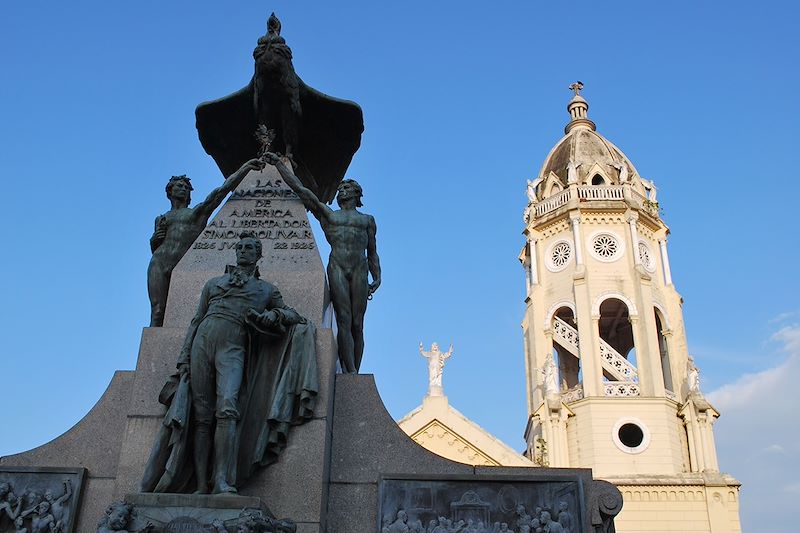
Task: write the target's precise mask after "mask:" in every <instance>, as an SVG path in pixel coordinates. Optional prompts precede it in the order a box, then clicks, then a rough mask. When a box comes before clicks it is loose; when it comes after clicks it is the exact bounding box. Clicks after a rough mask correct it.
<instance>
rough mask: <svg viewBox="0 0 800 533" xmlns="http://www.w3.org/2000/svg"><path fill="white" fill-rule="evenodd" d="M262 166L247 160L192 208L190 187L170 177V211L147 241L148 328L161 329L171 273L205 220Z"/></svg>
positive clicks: (180, 178)
mask: <svg viewBox="0 0 800 533" xmlns="http://www.w3.org/2000/svg"><path fill="white" fill-rule="evenodd" d="M263 167H264V165H263V163H261V162H259V160H258V159H251V160H249V161H247V162H246V163H245V164H243V165H242V166H241V167H240V168H239V170H237V171H236V172H234V173H233V174H231V175H230V176H229V177H228V179H226V180H225V182H224V183H223V184H222V185H221V186H220V187H217V188H216V189H214V190H213V191H211V193H210V194H209V195H208V197H206V199H205V200H203V201H202V202H200V203H199V204H197V205H196V206H194V207H191V208H190V207H189V204H190V203H191V201H192V190H193V189H192V184H191V182H190V181H189V178H187V177H186V176H185V175H183V176H172V177H171V178H170V180H169V182H168V183H167V186H166V191H167V198H168V199H169V201H170V203H171V204H172V207H171V208H170V210H169V211H167V212H166V213H164V214H163V215H159V216H157V217H156V221H155V230H154V231H153V236H152V237H150V250H151V251H152V252H153V257H152V258H151V259H150V265H149V266H148V267H147V292H148V295H149V296H150V327H151V328H153V327H161V326H163V325H164V310H165V309H166V307H167V294H168V293H169V281H170V278H171V277H172V270H173V269H174V268H175V265H177V264H178V261H180V260H181V258H182V257H183V255H184V254H185V253H186V251H187V250H188V249H189V247H190V246H191V245H192V243H193V242H194V241H195V239H197V237H198V236H199V235H200V233H201V232H202V231H203V230H204V229H205V227H206V224H208V219H209V218H210V217H211V214H212V213H213V212H214V210H215V209H216V208H217V207H219V206H220V204H221V203H222V201H223V200H224V199H225V197H226V196H227V195H228V193H229V192H231V191H233V190H234V189H235V188H236V187H238V186H239V184H240V183H241V182H242V180H243V179H244V177H245V176H246V175H247V173H248V172H250V171H251V170H261V169H262V168H263Z"/></svg>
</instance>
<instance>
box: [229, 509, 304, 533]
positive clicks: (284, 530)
mask: <svg viewBox="0 0 800 533" xmlns="http://www.w3.org/2000/svg"><path fill="white" fill-rule="evenodd" d="M236 531H237V533H295V531H297V525H296V524H295V523H294V522H292V521H291V520H279V519H277V518H273V517H271V516H269V515H267V514H266V513H264V512H263V511H261V510H260V509H244V510H242V512H241V513H240V514H239V519H238V522H237V528H236ZM220 533H222V532H220Z"/></svg>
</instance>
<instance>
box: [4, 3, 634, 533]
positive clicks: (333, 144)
mask: <svg viewBox="0 0 800 533" xmlns="http://www.w3.org/2000/svg"><path fill="white" fill-rule="evenodd" d="M254 59H255V75H254V76H253V79H252V80H251V82H250V83H249V84H248V85H247V86H246V87H245V88H244V89H242V90H241V91H239V92H237V93H234V94H233V95H230V96H229V97H225V98H222V99H220V100H217V101H214V102H209V103H205V104H201V105H200V106H198V108H197V111H196V119H197V128H198V134H199V137H200V142H201V143H202V145H203V147H204V148H205V149H206V151H207V152H208V153H209V154H210V155H211V156H212V157H213V158H214V159H215V161H216V162H217V164H218V166H219V168H220V170H221V171H222V173H223V175H225V176H228V177H227V179H226V180H225V182H224V183H223V184H222V186H221V187H220V188H218V189H215V190H214V191H213V192H212V193H211V195H209V197H208V198H207V199H206V201H205V202H202V203H201V204H199V205H198V206H196V207H195V208H193V209H191V208H189V203H190V198H189V193H190V191H191V185H190V184H189V181H188V179H186V178H185V177H181V176H178V177H175V178H174V179H173V180H171V182H170V183H169V184H168V186H167V194H168V197H169V199H170V201H171V203H172V209H171V210H170V211H168V212H167V213H165V214H164V215H162V216H161V217H159V218H158V219H157V221H156V227H155V231H154V234H153V237H152V240H151V243H152V246H153V250H154V257H153V261H152V262H151V267H150V270H149V276H148V277H149V280H148V285H149V287H150V286H152V288H153V289H154V290H152V291H151V296H153V298H151V301H153V302H154V305H153V313H152V316H151V326H150V327H145V328H144V329H143V332H142V339H141V344H140V350H139V357H138V361H137V365H136V370H135V371H120V372H117V373H116V374H115V376H114V378H113V379H112V382H111V384H110V385H109V388H108V390H107V391H106V393H105V394H104V396H103V397H102V398H101V400H100V401H99V402H98V404H97V405H96V406H95V407H94V408H93V409H92V410H91V411H90V412H89V413H88V414H87V415H86V417H84V419H83V420H81V421H80V422H79V423H78V424H77V425H76V426H75V427H73V428H72V429H71V430H70V431H68V432H67V433H65V434H63V435H61V436H60V437H58V438H56V439H55V440H53V441H52V442H50V443H47V444H45V445H43V446H41V447H39V448H36V449H33V450H29V451H27V452H24V453H20V454H17V455H14V456H9V457H2V458H0V533H5V532H6V531H15V532H17V533H22V532H25V533H27V532H28V531H31V532H33V533H40V532H43V531H45V530H49V531H50V532H51V533H71V532H73V531H75V532H79V533H89V532H92V531H100V532H102V533H110V532H145V531H150V532H154V533H161V532H164V533H167V532H169V533H172V532H178V531H181V532H195V531H197V532H199V531H202V532H212V531H213V532H215V533H232V532H234V531H237V532H240V533H247V532H251V531H252V532H257V533H269V532H276V533H277V532H296V533H311V532H314V533H321V532H330V533H354V532H359V533H360V532H363V531H387V530H388V531H399V532H403V533H407V532H409V531H415V532H420V531H425V529H424V527H423V524H427V525H428V526H429V527H430V528H433V529H429V531H440V532H441V531H455V530H464V529H465V528H467V530H469V531H475V532H481V533H484V532H489V531H506V530H513V527H510V525H511V526H514V525H516V526H517V527H518V529H522V528H523V527H529V528H532V527H533V526H532V524H533V523H534V522H535V521H538V523H539V524H543V527H546V528H548V530H549V531H558V530H559V529H558V528H559V526H560V527H561V528H562V529H561V530H562V531H563V530H565V529H564V528H565V527H566V528H568V529H569V531H571V532H578V531H581V532H586V533H588V532H590V531H595V532H597V531H604V532H608V531H613V518H614V516H615V515H616V514H617V513H618V512H619V510H620V508H621V501H622V500H621V496H620V494H619V491H618V490H617V489H616V488H614V487H613V486H611V485H610V484H608V483H605V482H602V481H596V480H594V479H592V475H591V471H590V470H587V469H559V470H550V469H545V468H533V467H497V468H491V467H482V466H472V465H466V464H461V463H456V462H452V461H449V460H447V459H445V458H443V457H440V456H437V455H434V454H432V453H430V452H428V451H427V450H425V449H423V448H422V447H420V446H419V445H417V444H416V443H415V442H414V441H412V440H411V439H409V438H408V437H407V436H406V435H405V434H404V433H403V431H402V430H401V429H400V428H399V427H398V425H397V424H396V423H395V422H394V421H393V420H392V419H391V417H390V416H389V414H388V413H387V412H386V410H385V408H384V406H383V403H382V401H381V400H380V396H379V395H378V393H377V390H376V388H375V383H374V380H373V379H372V376H368V375H359V374H358V370H359V367H360V362H361V357H362V354H363V349H364V346H363V317H364V313H365V311H366V303H367V301H368V299H369V297H370V296H371V294H372V293H373V292H374V291H375V290H376V289H377V288H378V286H379V285H380V282H381V268H380V261H379V259H378V255H377V247H376V225H375V221H374V219H373V217H372V216H370V215H367V214H364V213H361V212H359V211H358V210H357V209H356V208H357V207H359V206H360V204H361V201H360V198H361V186H360V185H359V184H358V183H356V182H355V181H353V180H344V179H343V178H344V175H345V172H346V170H347V167H348V165H349V163H350V160H351V159H352V157H353V155H354V154H355V151H356V150H357V149H358V147H359V145H360V137H361V132H362V131H363V119H362V115H361V109H360V108H359V107H358V105H356V104H354V103H352V102H348V101H345V100H338V99H335V98H331V97H328V96H326V95H324V94H322V93H319V92H317V91H315V90H313V89H311V88H309V87H308V86H306V85H305V84H304V83H303V82H302V80H300V78H299V77H298V76H297V74H296V73H295V71H294V67H293V65H292V61H291V59H292V52H291V49H290V48H289V47H288V45H287V44H286V40H285V39H284V38H283V37H282V36H281V25H280V21H279V20H278V19H277V17H275V16H274V14H273V15H272V16H271V17H270V19H269V22H268V31H267V34H266V35H264V36H263V37H261V38H260V39H259V40H258V44H257V46H256V49H255V52H254ZM279 154H280V155H279ZM229 193H230V196H229V197H228V198H227V199H226V196H228V194H229ZM334 193H338V203H339V207H340V209H339V210H332V209H331V208H329V207H328V206H327V205H326V203H329V202H330V201H331V200H332V199H333V196H334ZM217 206H219V211H218V213H217V214H216V216H214V218H213V219H212V220H210V221H209V220H208V218H209V216H210V213H211V212H212V211H213V210H214V208H216V207H217ZM306 209H309V210H311V212H312V214H314V216H316V217H317V218H318V219H319V220H320V223H321V225H322V227H323V231H324V232H325V236H326V238H327V240H328V241H329V242H330V244H331V248H332V251H331V257H330V259H329V264H328V267H327V273H328V278H327V279H326V276H325V271H324V269H323V267H322V261H321V258H320V256H319V253H318V251H317V246H316V241H315V239H314V235H313V233H312V231H311V229H310V226H309V223H308V217H307V215H306V212H305V211H306ZM234 257H235V261H233V259H234ZM232 263H235V264H232ZM369 275H371V276H372V282H371V283H369V281H368V280H369ZM151 281H152V283H151ZM329 283H330V290H329V286H328V284H329ZM331 306H332V307H333V308H334V310H335V315H336V319H337V325H338V335H337V336H336V338H334V332H333V317H332V313H331V310H330V308H331ZM371 350H372V353H373V355H374V356H376V357H377V356H380V350H379V347H377V346H376V347H371ZM448 353H451V352H448ZM444 356H445V354H441V353H438V349H437V355H436V357H437V359H436V361H437V364H438V365H439V370H441V364H442V363H443V358H444ZM337 361H339V362H340V363H341V367H340V369H341V373H339V374H338V375H337ZM434 377H435V376H434ZM562 516H563V517H564V518H563V519H562ZM526 522H527V525H526ZM382 524H385V528H383V527H382ZM566 524H569V526H567V525H566Z"/></svg>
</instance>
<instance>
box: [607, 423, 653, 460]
mask: <svg viewBox="0 0 800 533" xmlns="http://www.w3.org/2000/svg"><path fill="white" fill-rule="evenodd" d="M611 438H612V439H613V441H614V444H616V445H617V448H619V449H620V450H622V451H623V452H625V453H641V452H643V451H645V450H646V449H647V447H648V446H650V431H649V430H648V429H647V426H645V425H644V423H643V422H642V421H641V420H639V419H638V418H623V419H622V420H619V421H618V422H617V423H616V424H614V429H612V430H611Z"/></svg>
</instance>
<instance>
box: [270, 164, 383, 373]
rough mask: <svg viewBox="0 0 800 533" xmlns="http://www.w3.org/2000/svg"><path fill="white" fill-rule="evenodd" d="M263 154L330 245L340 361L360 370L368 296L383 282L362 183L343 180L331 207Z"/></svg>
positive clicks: (349, 368)
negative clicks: (363, 208)
mask: <svg viewBox="0 0 800 533" xmlns="http://www.w3.org/2000/svg"><path fill="white" fill-rule="evenodd" d="M264 159H265V161H266V162H267V163H269V164H271V165H275V168H277V169H278V172H280V174H281V176H282V177H283V179H284V181H286V184H287V185H288V186H289V187H291V189H292V190H293V191H294V192H295V193H296V194H297V196H299V197H300V200H302V202H303V205H305V206H306V209H308V210H309V211H311V213H312V214H313V215H314V217H316V219H317V220H319V223H320V225H321V226H322V231H324V232H325V238H326V239H327V241H328V243H329V244H330V245H331V255H330V257H329V258H328V283H329V284H330V289H331V300H332V301H333V309H334V311H335V312H336V324H337V326H338V328H339V331H338V334H337V342H338V344H339V362H340V363H341V365H342V370H343V371H344V372H347V373H350V374H355V373H358V370H359V368H360V367H361V357H362V356H363V355H364V313H366V311H367V298H368V297H370V296H372V293H374V292H375V291H376V290H377V289H378V287H379V286H380V284H381V263H380V258H379V257H378V251H377V248H376V245H375V233H376V231H377V227H376V226H375V219H374V218H373V217H372V215H367V214H365V213H361V212H359V211H358V210H357V209H356V208H357V207H361V205H362V204H361V196H362V194H363V193H362V191H361V186H360V185H359V184H358V183H357V182H356V181H355V180H349V179H348V180H344V181H342V183H341V184H340V185H339V187H338V189H337V195H336V202H337V203H338V204H339V210H338V211H334V210H333V209H331V208H330V207H328V206H327V205H325V204H324V203H322V202H321V201H320V200H319V198H317V196H316V195H315V194H314V193H313V192H312V191H311V190H309V189H308V188H306V187H304V186H303V184H302V183H301V182H300V179H299V178H298V177H297V176H295V175H294V173H293V172H292V171H291V170H289V169H288V168H287V167H286V165H284V164H283V162H282V161H281V159H280V157H279V156H277V155H276V154H273V153H267V154H266V155H265V157H264ZM368 273H369V274H371V275H372V283H369V279H368Z"/></svg>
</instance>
